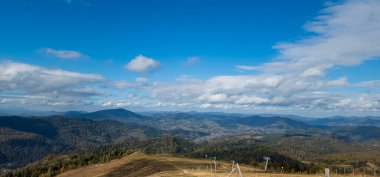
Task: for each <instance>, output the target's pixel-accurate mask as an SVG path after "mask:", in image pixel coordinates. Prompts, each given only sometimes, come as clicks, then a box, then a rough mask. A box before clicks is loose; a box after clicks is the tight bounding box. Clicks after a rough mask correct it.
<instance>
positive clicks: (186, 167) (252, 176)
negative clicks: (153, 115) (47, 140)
mask: <svg viewBox="0 0 380 177" xmlns="http://www.w3.org/2000/svg"><path fill="white" fill-rule="evenodd" d="M213 165H214V164H213V161H211V160H197V159H188V158H178V157H172V156H166V155H145V154H142V153H134V154H131V155H129V156H126V157H124V158H121V159H117V160H113V161H111V162H109V163H105V164H97V165H89V166H86V167H82V168H78V169H74V170H70V171H67V172H65V173H62V174H61V175H59V177H121V176H124V177H142V176H150V177H162V176H167V177H174V176H181V177H192V176H198V177H225V176H227V174H228V173H229V172H230V171H231V164H230V163H226V162H218V163H217V172H216V173H215V172H211V168H210V166H212V168H214V166H213ZM241 170H242V173H243V176H244V177H323V176H324V175H322V174H317V175H306V174H274V173H263V172H262V170H260V169H256V168H253V167H251V166H245V165H242V166H241ZM237 175H238V174H237V173H234V174H233V175H231V177H236V176H237ZM330 176H331V177H354V176H350V175H347V176H337V175H330ZM357 177H359V176H357Z"/></svg>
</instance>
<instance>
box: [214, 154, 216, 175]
mask: <svg viewBox="0 0 380 177" xmlns="http://www.w3.org/2000/svg"><path fill="white" fill-rule="evenodd" d="M214 165H215V169H214V170H215V176H216V157H214Z"/></svg>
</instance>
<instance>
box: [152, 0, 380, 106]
mask: <svg viewBox="0 0 380 177" xmlns="http://www.w3.org/2000/svg"><path fill="white" fill-rule="evenodd" d="M378 9H380V1H377V0H348V1H345V2H343V3H340V4H335V5H333V6H330V7H327V8H326V9H324V10H322V11H321V15H320V16H318V17H316V18H315V20H314V21H312V22H310V23H308V24H306V25H305V27H306V30H307V31H309V32H312V33H314V34H313V35H312V36H310V37H307V38H304V39H302V40H299V41H296V42H294V43H280V44H277V45H276V46H275V48H276V49H278V51H279V56H278V57H276V58H275V61H274V62H268V63H264V64H262V65H259V66H245V65H236V66H235V67H236V68H237V69H238V70H244V71H261V73H260V74H257V75H240V76H239V75H237V76H236V75H235V76H216V77H212V78H210V79H208V80H191V79H189V80H187V81H186V80H180V81H177V82H175V83H156V84H155V85H154V86H153V87H152V88H151V92H152V95H153V96H154V98H156V99H159V100H164V101H172V102H176V103H185V102H189V103H192V104H193V105H197V106H199V107H201V108H223V109H227V108H232V109H236V108H237V107H238V108H240V109H255V108H276V107H277V108H284V109H326V110H330V109H331V110H334V109H347V110H348V109H354V108H355V109H357V110H378V111H380V107H379V105H380V101H379V99H376V97H373V98H371V97H370V96H369V95H363V94H362V93H359V92H353V93H352V92H348V93H344V92H343V93H341V94H336V93H334V92H331V90H332V89H339V88H345V87H348V86H350V85H355V86H364V87H367V86H377V85H378V81H368V82H363V83H359V84H349V83H348V78H346V77H341V78H337V79H330V80H329V79H327V78H326V77H325V76H326V75H328V72H329V69H330V68H333V67H339V66H343V67H349V66H355V65H359V64H361V63H363V62H365V61H367V60H371V59H375V58H377V57H379V56H380V48H379V47H378V46H380V11H379V10H378Z"/></svg>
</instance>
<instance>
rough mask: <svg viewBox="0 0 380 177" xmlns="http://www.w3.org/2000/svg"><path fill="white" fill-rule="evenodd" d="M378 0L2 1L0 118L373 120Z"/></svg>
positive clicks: (378, 82)
mask: <svg viewBox="0 0 380 177" xmlns="http://www.w3.org/2000/svg"><path fill="white" fill-rule="evenodd" d="M379 57H380V1H379V0H345V1H341V0H336V1H324V0H313V1H305V0H292V1H283V0H265V1H248V0H234V1H232V0H218V1H216V0H162V1H156V0H141V1H132V0H131V1H129V0H128V1H116V0H115V1H102V0H36V1H31V0H4V1H1V4H0V109H13V110H15V109H16V110H17V109H29V110H56V111H65V110H85V111H92V110H99V109H108V108H126V109H131V110H136V111H149V110H164V111H167V110H169V111H170V110H176V111H220V112H243V113H274V114H296V115H303V116H313V117H318V116H332V115H355V116H358V115H359V116H363V115H380V60H379Z"/></svg>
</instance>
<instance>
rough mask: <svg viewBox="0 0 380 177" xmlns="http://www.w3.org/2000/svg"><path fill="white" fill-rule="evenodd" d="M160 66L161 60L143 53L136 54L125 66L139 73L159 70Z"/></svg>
mask: <svg viewBox="0 0 380 177" xmlns="http://www.w3.org/2000/svg"><path fill="white" fill-rule="evenodd" d="M159 67H160V62H158V61H156V60H154V59H152V58H148V57H145V56H143V55H138V56H136V57H135V58H134V59H132V60H131V61H130V62H129V63H128V64H127V65H125V68H126V69H128V70H129V71H133V72H137V73H148V72H151V71H154V70H157V69H158V68H159Z"/></svg>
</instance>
